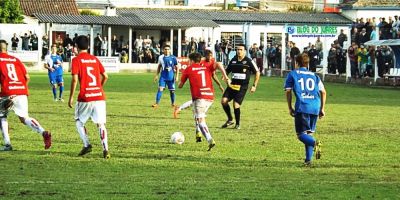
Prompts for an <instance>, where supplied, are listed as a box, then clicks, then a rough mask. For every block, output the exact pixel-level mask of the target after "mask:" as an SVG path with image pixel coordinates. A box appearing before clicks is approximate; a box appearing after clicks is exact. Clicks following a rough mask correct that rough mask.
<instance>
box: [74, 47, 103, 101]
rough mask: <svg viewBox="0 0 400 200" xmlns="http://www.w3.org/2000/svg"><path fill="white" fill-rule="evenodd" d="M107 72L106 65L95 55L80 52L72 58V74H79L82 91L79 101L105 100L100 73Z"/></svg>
mask: <svg viewBox="0 0 400 200" xmlns="http://www.w3.org/2000/svg"><path fill="white" fill-rule="evenodd" d="M103 73H105V70H104V67H103V65H102V64H101V62H100V61H99V59H97V58H96V57H95V56H92V55H90V54H88V53H84V52H83V53H80V54H79V55H78V56H77V57H75V58H73V59H72V69H71V74H72V75H78V79H79V85H80V91H79V95H78V101H79V102H90V101H101V100H105V94H104V90H103V86H102V85H101V79H100V75H101V74H103Z"/></svg>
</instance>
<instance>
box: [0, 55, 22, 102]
mask: <svg viewBox="0 0 400 200" xmlns="http://www.w3.org/2000/svg"><path fill="white" fill-rule="evenodd" d="M26 75H27V72H26V69H25V66H24V65H23V64H22V62H21V61H20V60H19V59H18V58H15V57H14V56H10V55H7V54H5V53H0V82H1V93H0V96H11V95H28V87H27V85H26Z"/></svg>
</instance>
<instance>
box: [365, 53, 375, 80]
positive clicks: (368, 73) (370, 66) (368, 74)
mask: <svg viewBox="0 0 400 200" xmlns="http://www.w3.org/2000/svg"><path fill="white" fill-rule="evenodd" d="M374 66H375V48H374V47H373V46H370V47H369V48H368V62H367V68H366V70H365V73H366V77H373V75H372V74H373V71H374V70H373V67H374Z"/></svg>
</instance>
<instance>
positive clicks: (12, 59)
mask: <svg viewBox="0 0 400 200" xmlns="http://www.w3.org/2000/svg"><path fill="white" fill-rule="evenodd" d="M0 61H8V62H17V59H15V58H0Z"/></svg>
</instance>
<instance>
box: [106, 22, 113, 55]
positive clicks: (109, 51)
mask: <svg viewBox="0 0 400 200" xmlns="http://www.w3.org/2000/svg"><path fill="white" fill-rule="evenodd" d="M112 53H113V52H112V49H111V26H108V47H107V55H108V57H111V56H112Z"/></svg>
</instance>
